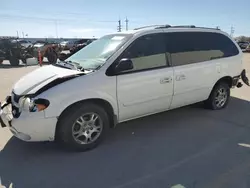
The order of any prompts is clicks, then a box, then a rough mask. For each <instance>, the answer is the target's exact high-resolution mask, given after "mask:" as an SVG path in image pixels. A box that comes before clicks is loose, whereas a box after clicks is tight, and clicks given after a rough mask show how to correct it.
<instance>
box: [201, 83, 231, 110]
mask: <svg viewBox="0 0 250 188" xmlns="http://www.w3.org/2000/svg"><path fill="white" fill-rule="evenodd" d="M229 99H230V87H229V85H228V84H227V83H226V82H219V83H218V84H216V85H215V87H214V89H213V90H212V92H211V94H210V96H209V98H208V100H206V101H205V107H206V108H209V109H212V110H220V109H223V108H225V107H226V106H227V105H228V102H229Z"/></svg>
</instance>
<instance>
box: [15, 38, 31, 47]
mask: <svg viewBox="0 0 250 188" xmlns="http://www.w3.org/2000/svg"><path fill="white" fill-rule="evenodd" d="M17 41H18V42H19V43H20V44H21V45H22V46H23V47H25V48H28V47H29V46H32V45H33V44H32V42H30V41H28V40H25V39H18V40H17Z"/></svg>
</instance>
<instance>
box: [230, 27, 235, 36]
mask: <svg viewBox="0 0 250 188" xmlns="http://www.w3.org/2000/svg"><path fill="white" fill-rule="evenodd" d="M234 31H235V30H234V27H233V26H231V31H230V36H231V37H233V35H234Z"/></svg>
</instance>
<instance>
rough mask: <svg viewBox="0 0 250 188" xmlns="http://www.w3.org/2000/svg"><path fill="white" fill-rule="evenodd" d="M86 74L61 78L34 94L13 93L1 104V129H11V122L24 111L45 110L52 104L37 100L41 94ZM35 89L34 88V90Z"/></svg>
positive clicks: (44, 100) (40, 99)
mask: <svg viewBox="0 0 250 188" xmlns="http://www.w3.org/2000/svg"><path fill="white" fill-rule="evenodd" d="M81 75H84V74H82V73H81V74H76V75H70V76H65V77H59V78H57V79H55V80H53V81H51V82H49V83H47V84H46V85H44V86H42V87H40V88H39V89H37V90H36V92H35V93H33V94H22V95H17V94H16V93H14V91H12V93H11V96H7V97H6V99H5V102H3V103H2V104H1V103H0V106H1V108H0V125H1V127H11V126H12V125H11V121H12V119H13V118H19V116H20V115H21V113H22V111H27V112H30V113H32V112H39V111H43V110H45V109H46V108H47V107H48V106H49V104H50V102H49V101H48V100H47V99H42V98H36V97H37V96H38V95H40V94H41V93H43V92H45V91H47V90H49V89H50V88H53V87H55V86H57V85H59V84H62V83H64V82H66V81H69V80H71V79H74V78H77V77H79V76H81ZM32 89H34V88H32Z"/></svg>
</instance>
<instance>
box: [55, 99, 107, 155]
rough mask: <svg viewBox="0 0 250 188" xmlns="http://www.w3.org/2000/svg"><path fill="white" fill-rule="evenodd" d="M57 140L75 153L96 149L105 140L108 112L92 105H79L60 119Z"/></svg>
mask: <svg viewBox="0 0 250 188" xmlns="http://www.w3.org/2000/svg"><path fill="white" fill-rule="evenodd" d="M57 126H58V128H57V133H56V136H57V137H56V138H57V141H59V143H61V144H63V146H66V147H67V148H69V149H71V150H75V151H86V150H90V149H93V148H95V147H96V146H97V145H98V144H99V143H100V142H101V140H102V139H103V137H104V135H105V133H106V131H107V129H108V127H109V119H108V115H107V113H106V111H105V110H104V109H103V108H102V107H100V106H98V105H96V104H92V103H85V104H81V103H80V104H77V105H75V106H74V107H73V108H71V109H70V110H68V111H67V112H65V113H64V114H63V115H62V117H61V118H60V119H59V122H58V125H57Z"/></svg>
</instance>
